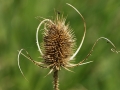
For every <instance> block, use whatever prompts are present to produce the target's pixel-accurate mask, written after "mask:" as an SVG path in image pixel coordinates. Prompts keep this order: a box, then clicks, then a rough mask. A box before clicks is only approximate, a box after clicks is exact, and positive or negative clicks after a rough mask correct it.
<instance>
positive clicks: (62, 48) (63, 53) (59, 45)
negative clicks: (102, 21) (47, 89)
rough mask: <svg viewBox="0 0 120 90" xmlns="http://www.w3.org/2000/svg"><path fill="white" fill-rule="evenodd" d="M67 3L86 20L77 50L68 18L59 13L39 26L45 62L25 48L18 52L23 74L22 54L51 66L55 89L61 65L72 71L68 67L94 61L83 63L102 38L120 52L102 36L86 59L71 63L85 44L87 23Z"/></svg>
mask: <svg viewBox="0 0 120 90" xmlns="http://www.w3.org/2000/svg"><path fill="white" fill-rule="evenodd" d="M67 5H69V6H70V7H72V8H73V9H74V10H75V11H76V12H77V13H78V14H79V15H80V16H81V18H82V19H83V22H84V34H83V37H82V41H81V43H80V45H79V47H78V48H77V50H76V51H75V52H74V50H75V40H76V39H75V36H74V34H73V31H72V30H71V29H70V27H69V25H68V24H67V25H66V24H65V20H66V19H65V18H63V16H62V17H60V16H59V15H57V16H56V18H55V20H54V21H52V20H50V19H44V20H43V21H41V22H40V24H39V26H38V28H37V32H36V43H37V46H38V50H39V52H40V54H41V56H42V58H43V62H37V61H34V60H33V59H32V58H31V57H30V55H29V54H28V52H27V51H26V50H25V49H21V50H20V51H19V54H18V66H19V69H20V71H21V73H22V74H23V72H22V70H21V68H20V65H19V56H20V54H22V55H23V56H25V57H26V58H27V59H29V60H30V61H32V62H33V63H34V64H36V65H37V66H39V67H42V68H49V69H50V72H49V73H48V74H50V73H52V72H53V78H54V90H59V87H58V86H59V84H58V71H59V70H61V67H63V68H65V69H66V70H68V71H71V70H69V69H68V68H71V67H75V66H79V65H83V64H87V63H90V62H92V61H89V62H85V63H83V62H84V61H85V60H86V59H87V58H88V57H89V56H90V55H91V53H92V51H93V48H94V46H95V45H96V43H97V42H98V41H99V40H100V39H105V40H107V41H108V42H109V43H110V44H111V45H112V46H113V47H114V49H111V50H112V51H114V52H116V53H118V52H119V51H116V47H115V45H114V44H113V43H112V42H111V41H110V40H109V39H107V38H105V37H100V38H98V39H97V41H96V42H95V43H94V45H93V47H92V49H91V51H90V52H89V54H88V55H87V56H86V57H85V59H84V60H82V61H80V62H79V63H77V64H73V63H71V62H70V61H71V60H73V59H74V57H75V56H76V55H77V53H78V52H79V50H80V48H81V46H82V44H83V41H84V38H85V34H86V24H85V20H84V18H83V16H82V15H81V13H80V12H79V11H78V10H77V9H76V8H75V7H73V6H72V5H70V4H68V3H67ZM42 24H44V33H43V46H42V50H41V48H40V45H39V40H38V32H39V29H40V27H41V25H42ZM23 50H25V52H26V54H27V55H25V54H23V53H22V51H23ZM48 74H47V75H48ZM23 76H24V74H23Z"/></svg>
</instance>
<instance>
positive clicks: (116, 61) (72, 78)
mask: <svg viewBox="0 0 120 90" xmlns="http://www.w3.org/2000/svg"><path fill="white" fill-rule="evenodd" d="M66 2H67V3H70V4H72V5H73V6H75V7H76V8H77V9H78V10H79V11H80V12H81V13H82V15H83V16H84V18H85V21H86V23H87V34H86V38H85V41H84V44H83V46H82V48H81V50H80V51H79V53H78V55H77V56H76V59H75V62H74V63H77V62H79V61H81V60H82V59H84V58H85V56H86V55H87V54H88V52H89V51H90V49H91V47H92V45H93V44H94V42H95V41H96V39H97V38H99V37H101V36H104V37H106V38H108V39H110V40H111V41H112V42H113V43H114V44H115V45H116V47H117V49H118V50H120V0H71V1H70V0H0V90H53V86H52V80H53V78H52V74H51V75H49V76H47V77H46V78H44V76H45V75H46V74H47V73H48V72H49V70H48V69H42V68H39V67H37V66H35V65H34V64H33V63H32V62H30V61H29V60H27V59H26V58H24V57H23V56H21V57H20V65H21V68H22V70H23V72H24V74H25V76H26V78H27V79H28V80H29V82H27V81H26V80H25V79H24V77H23V76H22V74H21V73H20V70H19V69H18V66H17V54H18V52H17V50H20V49H21V48H24V49H26V50H27V51H28V52H29V54H30V55H31V57H32V58H34V59H35V60H36V61H41V59H40V58H38V57H39V56H40V55H39V52H38V49H37V45H36V40H35V34H36V28H37V26H38V24H39V22H40V21H41V20H42V19H40V18H39V19H36V18H35V17H37V16H41V17H44V18H50V19H52V18H54V17H55V12H54V9H56V10H58V11H60V12H61V13H63V14H64V16H65V17H67V21H66V22H69V23H70V26H71V28H72V29H73V30H74V32H75V35H76V38H77V46H78V45H79V43H80V41H81V38H82V35H83V21H82V19H81V17H80V16H79V15H78V14H77V13H76V12H75V11H74V10H73V9H72V8H71V7H69V6H67V5H66ZM39 40H40V42H41V40H42V34H41V33H40V32H39ZM111 48H112V47H111V45H110V44H108V43H106V41H105V40H101V41H99V43H98V44H97V46H96V47H95V49H94V52H93V53H92V56H90V57H89V58H88V61H91V60H92V61H94V62H92V63H90V64H87V65H83V66H79V67H75V68H73V69H72V70H73V71H74V72H75V73H71V72H68V71H66V70H64V69H62V70H61V71H60V72H59V78H60V79H59V80H60V90H120V54H116V53H113V52H111V51H110V49H111Z"/></svg>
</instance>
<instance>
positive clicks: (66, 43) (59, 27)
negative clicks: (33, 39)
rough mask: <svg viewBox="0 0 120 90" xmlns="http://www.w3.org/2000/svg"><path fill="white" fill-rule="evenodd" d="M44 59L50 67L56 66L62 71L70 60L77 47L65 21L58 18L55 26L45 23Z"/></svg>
mask: <svg viewBox="0 0 120 90" xmlns="http://www.w3.org/2000/svg"><path fill="white" fill-rule="evenodd" d="M43 44H44V45H43V49H44V50H43V59H44V62H45V63H46V64H48V65H50V64H54V65H53V66H52V67H51V68H53V67H55V69H56V70H60V67H61V66H65V65H66V63H67V62H68V61H69V60H70V59H69V58H70V57H71V56H72V54H73V51H74V46H75V38H74V35H73V32H72V30H71V29H70V28H69V25H68V24H67V25H65V19H63V18H60V17H57V19H56V20H54V24H53V23H51V22H46V23H45V30H44V33H43Z"/></svg>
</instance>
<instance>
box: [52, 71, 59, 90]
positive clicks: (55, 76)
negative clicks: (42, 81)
mask: <svg viewBox="0 0 120 90" xmlns="http://www.w3.org/2000/svg"><path fill="white" fill-rule="evenodd" d="M53 79H54V81H53V87H54V90H59V78H58V70H55V71H54V73H53Z"/></svg>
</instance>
